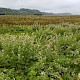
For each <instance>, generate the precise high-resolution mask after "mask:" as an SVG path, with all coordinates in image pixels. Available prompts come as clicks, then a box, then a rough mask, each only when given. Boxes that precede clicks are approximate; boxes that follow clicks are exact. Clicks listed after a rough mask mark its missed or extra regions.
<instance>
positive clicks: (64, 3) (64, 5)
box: [0, 0, 80, 14]
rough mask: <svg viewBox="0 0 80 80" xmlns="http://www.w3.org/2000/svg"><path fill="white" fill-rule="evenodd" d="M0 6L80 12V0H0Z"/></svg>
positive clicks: (55, 11)
mask: <svg viewBox="0 0 80 80" xmlns="http://www.w3.org/2000/svg"><path fill="white" fill-rule="evenodd" d="M0 7H7V8H12V9H19V8H31V9H38V10H41V11H46V12H54V13H61V12H70V13H73V14H80V0H0Z"/></svg>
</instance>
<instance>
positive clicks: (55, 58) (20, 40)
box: [0, 24, 80, 80]
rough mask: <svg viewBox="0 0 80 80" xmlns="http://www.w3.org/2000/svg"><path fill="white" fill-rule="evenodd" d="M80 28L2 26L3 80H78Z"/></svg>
mask: <svg viewBox="0 0 80 80" xmlns="http://www.w3.org/2000/svg"><path fill="white" fill-rule="evenodd" d="M79 73H80V25H73V24H69V25H65V26H64V25H47V26H39V25H32V26H18V25H17V26H5V25H4V26H0V80H78V77H79V76H78V74H79Z"/></svg>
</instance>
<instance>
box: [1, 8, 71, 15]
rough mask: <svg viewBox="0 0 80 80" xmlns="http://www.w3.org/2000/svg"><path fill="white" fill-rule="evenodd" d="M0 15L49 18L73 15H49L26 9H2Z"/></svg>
mask: <svg viewBox="0 0 80 80" xmlns="http://www.w3.org/2000/svg"><path fill="white" fill-rule="evenodd" d="M0 15H47V16H65V15H66V16H67V15H72V14H71V13H57V14H54V13H47V12H41V11H39V10H35V9H25V8H21V9H19V10H15V9H9V8H0Z"/></svg>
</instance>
